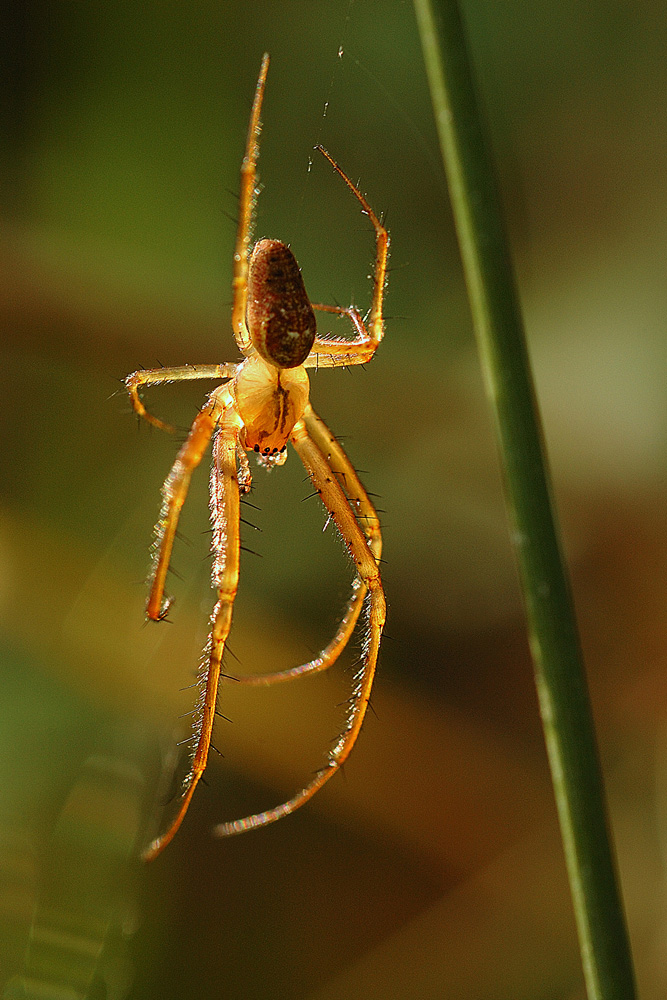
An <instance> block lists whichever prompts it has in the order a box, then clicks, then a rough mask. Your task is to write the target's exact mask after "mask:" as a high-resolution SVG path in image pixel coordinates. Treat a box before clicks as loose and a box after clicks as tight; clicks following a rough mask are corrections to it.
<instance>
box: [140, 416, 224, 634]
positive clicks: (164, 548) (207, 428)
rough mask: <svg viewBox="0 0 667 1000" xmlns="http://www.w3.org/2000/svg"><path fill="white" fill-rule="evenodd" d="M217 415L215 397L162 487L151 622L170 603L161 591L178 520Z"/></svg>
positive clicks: (197, 420)
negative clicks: (193, 474)
mask: <svg viewBox="0 0 667 1000" xmlns="http://www.w3.org/2000/svg"><path fill="white" fill-rule="evenodd" d="M221 412H222V408H221V405H220V403H219V402H218V401H217V399H216V397H215V396H212V397H211V398H210V399H209V401H208V402H207V403H206V405H205V406H203V407H202V409H201V410H200V411H199V413H198V414H197V416H196V417H195V419H194V421H193V424H192V427H191V428H190V431H189V433H188V436H187V438H186V440H185V443H184V444H183V446H182V447H181V449H180V451H179V453H178V455H177V456H176V461H175V462H174V464H173V465H172V467H171V471H170V473H169V475H168V476H167V478H166V479H165V481H164V484H163V486H162V509H161V511H160V518H159V520H158V522H157V524H156V525H155V542H154V545H153V565H152V567H151V573H150V577H149V591H148V601H147V602H146V617H147V618H150V619H151V620H152V621H156V622H157V621H162V620H164V618H166V616H167V614H168V612H169V606H170V604H171V599H170V598H168V597H165V596H164V587H165V582H166V579H167V573H168V571H169V563H170V561H171V553H172V549H173V547H174V539H175V537H176V529H177V528H178V520H179V517H180V515H181V510H182V508H183V504H184V503H185V499H186V497H187V495H188V489H189V487H190V479H191V478H192V473H193V472H194V470H195V469H196V468H197V466H198V465H199V463H200V462H201V460H202V456H203V454H204V452H205V451H206V448H207V447H208V443H209V441H210V440H211V435H212V434H213V431H214V430H215V425H216V421H217V420H218V418H219V415H220V413H221Z"/></svg>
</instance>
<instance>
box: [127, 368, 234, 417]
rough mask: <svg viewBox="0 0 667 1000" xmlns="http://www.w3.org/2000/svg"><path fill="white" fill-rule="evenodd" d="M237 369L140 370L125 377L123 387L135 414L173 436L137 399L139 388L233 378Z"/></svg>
mask: <svg viewBox="0 0 667 1000" xmlns="http://www.w3.org/2000/svg"><path fill="white" fill-rule="evenodd" d="M237 369H238V365H237V364H223V365H180V366H179V367H177V368H149V369H147V370H145V371H144V370H143V369H142V370H141V371H138V372H132V374H131V375H128V376H127V378H126V379H125V387H126V389H127V391H128V393H129V394H130V400H131V402H132V407H133V409H134V412H135V413H136V414H138V415H139V416H140V417H143V418H144V420H147V421H148V423H149V424H152V425H153V427H157V428H158V429H159V430H161V431H167V432H168V433H169V434H173V433H174V428H173V427H172V425H171V424H167V423H165V422H164V421H163V420H160V419H159V417H154V416H153V414H152V413H149V412H148V410H147V409H146V407H145V406H144V404H143V403H142V401H141V399H140V398H139V388H140V387H141V386H142V385H164V384H165V383H166V382H183V381H186V380H189V381H192V380H193V379H202V378H215V379H219V378H234V375H235V374H236V370H237Z"/></svg>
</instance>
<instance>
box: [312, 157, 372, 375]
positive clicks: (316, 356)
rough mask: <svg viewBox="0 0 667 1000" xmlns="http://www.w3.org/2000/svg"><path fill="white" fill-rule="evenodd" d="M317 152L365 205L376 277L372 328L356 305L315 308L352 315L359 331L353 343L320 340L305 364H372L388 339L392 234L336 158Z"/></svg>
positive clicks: (352, 319)
mask: <svg viewBox="0 0 667 1000" xmlns="http://www.w3.org/2000/svg"><path fill="white" fill-rule="evenodd" d="M315 148H316V149H318V150H319V151H320V153H322V155H323V156H324V157H325V158H326V159H327V160H328V161H329V163H330V164H331V166H332V167H333V168H334V170H335V171H336V173H337V174H338V176H339V177H341V178H342V179H343V180H344V181H345V183H346V184H347V186H348V187H349V189H350V191H351V192H352V194H353V195H354V196H355V198H356V199H357V201H358V202H359V204H360V205H361V211H362V212H363V214H364V215H367V216H368V218H369V219H370V220H371V223H372V225H373V229H374V230H375V271H374V274H373V299H372V302H371V309H370V313H369V318H368V329H366V326H365V325H364V323H363V320H362V319H361V316H360V314H359V311H358V309H356V307H355V306H349V307H348V308H342V307H340V306H327V305H314V304H313V309H317V310H319V311H320V312H331V313H339V314H340V315H344V316H349V318H350V320H351V322H352V325H353V326H354V327H355V329H356V331H357V339H356V340H351V341H345V340H341V339H339V338H335V337H317V338H316V339H315V343H314V344H313V347H312V350H311V353H310V356H309V357H308V360H307V361H306V362H305V364H306V367H307V368H317V367H323V368H332V367H338V366H341V365H358V364H364V363H365V362H366V361H369V360H370V359H371V358H372V357H373V354H374V353H375V349H376V348H377V346H378V344H379V343H380V341H381V340H382V338H383V336H384V319H383V316H382V306H383V302H384V289H385V284H386V282H387V258H388V255H389V233H388V232H387V230H386V228H385V227H384V226H383V224H382V223H381V222H380V220H379V219H378V217H377V215H376V214H375V212H374V211H373V209H372V208H371V206H370V205H369V204H368V202H367V200H366V199H365V198H364V196H363V194H362V193H361V191H360V190H359V188H358V187H357V186H356V184H353V183H352V181H351V180H350V178H349V177H348V176H347V174H346V173H345V171H344V170H342V169H341V167H339V166H338V164H337V163H336V161H335V160H334V158H333V157H332V156H331V155H330V154H329V153H327V151H326V149H324V147H323V146H316V147H315Z"/></svg>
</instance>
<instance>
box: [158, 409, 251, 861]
mask: <svg viewBox="0 0 667 1000" xmlns="http://www.w3.org/2000/svg"><path fill="white" fill-rule="evenodd" d="M226 417H227V419H226ZM237 434H238V426H237V424H235V423H234V421H233V418H232V417H231V410H227V411H226V414H223V416H222V419H221V422H220V427H219V429H218V432H217V434H216V437H215V440H214V443H213V466H212V469H211V520H212V522H213V550H214V552H215V559H214V562H213V574H212V578H213V583H214V585H215V588H216V590H217V592H218V601H217V603H216V605H215V608H214V609H213V613H212V615H211V634H210V636H209V640H208V644H207V646H206V649H205V651H204V659H203V666H202V671H201V675H200V684H201V691H200V696H199V701H198V703H197V708H196V721H195V726H194V734H193V735H194V737H195V739H196V747H195V751H194V756H193V758H192V765H191V767H190V771H189V773H188V775H187V777H186V779H185V782H184V793H183V798H182V800H181V803H180V806H179V808H178V812H177V813H176V816H175V817H174V818H173V819H172V821H171V823H170V824H169V826H168V828H167V830H166V831H165V832H164V833H163V834H161V835H160V836H159V837H157V838H156V839H155V840H154V841H153V842H152V843H151V844H149V846H148V847H147V848H146V850H145V851H144V853H143V858H144V860H145V861H152V860H153V858H155V857H157V855H158V854H160V852H161V851H162V850H164V848H165V847H166V846H167V844H169V843H170V841H171V840H172V839H173V837H174V836H175V834H176V832H177V830H178V828H179V827H180V825H181V823H182V822H183V819H184V818H185V814H186V813H187V811H188V807H189V805H190V801H191V799H192V796H193V794H194V790H195V788H196V787H197V784H198V783H199V780H200V778H201V776H202V775H203V773H204V771H205V770H206V764H207V761H208V754H209V748H210V746H211V733H212V731H213V721H214V718H215V706H216V701H217V697H218V684H219V681H220V670H221V664H222V656H223V653H224V649H225V643H226V641H227V636H228V635H229V630H230V628H231V624H232V611H233V608H234V600H235V598H236V591H237V588H238V579H239V558H240V533H239V519H240V498H239V482H238V470H237V464H236V452H237Z"/></svg>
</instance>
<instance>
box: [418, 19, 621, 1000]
mask: <svg viewBox="0 0 667 1000" xmlns="http://www.w3.org/2000/svg"><path fill="white" fill-rule="evenodd" d="M415 10H416V14H417V21H418V24H419V30H420V34H421V39H422V46H423V50H424V59H425V63H426V69H427V74H428V79H429V85H430V89H431V96H432V99H433V106H434V110H435V118H436V124H437V129H438V134H439V138H440V147H441V150H442V156H443V161H444V164H445V171H446V174H447V179H448V184H449V190H450V195H451V201H452V208H453V212H454V218H455V222H456V228H457V232H458V238H459V244H460V247H461V255H462V259H463V266H464V271H465V276H466V282H467V286H468V294H469V297H470V303H471V310H472V316H473V322H474V326H475V332H476V336H477V341H478V347H479V351H480V355H481V359H482V366H483V370H484V377H485V382H486V388H487V392H488V395H489V399H490V401H491V405H492V408H493V412H494V416H495V423H496V430H497V434H498V440H499V444H500V452H501V460H502V464H503V471H504V478H505V488H506V496H507V504H508V508H509V516H510V520H511V525H512V539H513V542H514V547H515V550H516V555H517V559H518V563H519V571H520V578H521V584H522V590H523V594H524V600H525V604H526V612H527V618H528V629H529V637H530V647H531V652H532V657H533V662H534V668H535V679H536V684H537V691H538V696H539V703H540V711H541V715H542V724H543V727H544V735H545V740H546V745H547V751H548V755H549V762H550V766H551V774H552V779H553V784H554V790H555V796H556V803H557V806H558V815H559V819H560V826H561V834H562V838H563V845H564V851H565V858H566V862H567V869H568V874H569V879H570V887H571V891H572V897H573V902H574V910H575V916H576V921H577V929H578V933H579V942H580V947H581V954H582V961H583V967H584V976H585V980H586V987H587V991H588V996H589V998H590V1000H594V998H595V1000H631V998H633V997H634V996H635V985H634V973H633V968H632V959H631V956H630V948H629V942H628V937H627V930H626V926H625V918H624V914H623V908H622V904H621V899H620V894H619V891H618V888H617V883H616V875H615V869H614V859H613V853H612V848H611V844H610V836H609V830H608V825H607V818H606V809H605V801H604V791H603V786H602V775H601V771H600V765H599V761H598V755H597V749H596V744H595V734H594V728H593V720H592V716H591V709H590V702H589V696H588V690H587V685H586V679H585V674H584V667H583V661H582V656H581V650H580V644H579V637H578V633H577V626H576V622H575V617H574V610H573V606H572V600H571V595H570V588H569V582H568V578H567V574H566V570H565V566H564V562H563V558H562V555H561V550H560V544H559V538H558V533H557V529H556V524H555V515H554V512H553V508H552V503H551V495H550V486H549V476H548V471H547V466H546V458H545V453H544V447H543V441H542V434H541V428H540V423H539V415H538V412H537V406H536V402H535V395H534V390H533V383H532V378H531V373H530V366H529V361H528V354H527V350H526V344H525V337H524V332H523V325H522V320H521V315H520V310H519V305H518V299H517V294H516V288H515V282H514V276H513V271H512V265H511V261H510V256H509V252H508V248H507V239H506V236H505V231H504V225H503V221H502V215H501V211H500V205H499V198H498V195H497V190H496V184H495V180H494V175H493V170H492V167H491V164H490V159H489V155H488V152H487V144H486V141H485V136H484V131H483V126H482V123H481V117H480V112H479V108H478V102H477V99H476V95H475V88H474V83H473V77H472V72H471V68H470V62H469V58H468V53H467V46H466V42H465V35H464V31H463V27H462V24H461V17H460V14H459V10H458V6H457V3H456V0H415Z"/></svg>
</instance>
